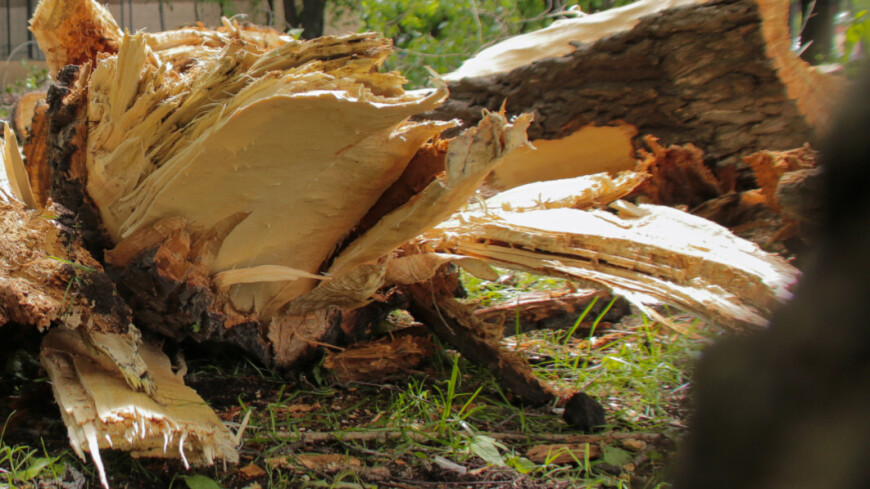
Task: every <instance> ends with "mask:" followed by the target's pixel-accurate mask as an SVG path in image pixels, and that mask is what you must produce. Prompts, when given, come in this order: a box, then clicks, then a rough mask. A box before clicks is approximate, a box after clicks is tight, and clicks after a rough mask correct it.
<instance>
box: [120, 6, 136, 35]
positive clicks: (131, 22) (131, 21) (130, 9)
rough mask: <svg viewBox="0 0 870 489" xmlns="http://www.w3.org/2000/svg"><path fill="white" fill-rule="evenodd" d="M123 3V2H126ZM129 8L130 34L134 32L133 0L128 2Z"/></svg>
mask: <svg viewBox="0 0 870 489" xmlns="http://www.w3.org/2000/svg"><path fill="white" fill-rule="evenodd" d="M121 1H122V2H123V1H124V0H121ZM127 7H129V8H128V9H127V13H128V14H130V15H129V17H130V32H133V0H129V1H128V2H127Z"/></svg>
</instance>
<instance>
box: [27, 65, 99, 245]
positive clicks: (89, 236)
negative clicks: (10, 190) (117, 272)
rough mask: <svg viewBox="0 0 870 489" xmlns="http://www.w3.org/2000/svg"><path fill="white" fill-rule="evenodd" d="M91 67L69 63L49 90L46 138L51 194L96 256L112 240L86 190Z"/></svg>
mask: <svg viewBox="0 0 870 489" xmlns="http://www.w3.org/2000/svg"><path fill="white" fill-rule="evenodd" d="M88 72H89V68H88V67H87V65H85V67H80V66H77V65H68V66H67V67H66V68H64V69H63V70H61V71H60V73H58V76H57V83H56V84H54V85H52V86H51V87H50V88H49V90H48V98H47V102H48V111H47V113H46V117H47V118H48V134H47V135H46V139H45V141H44V143H43V144H44V145H45V146H46V147H47V150H46V162H47V165H48V167H49V168H50V170H49V172H50V173H51V175H52V177H51V191H50V195H51V198H52V199H53V200H54V202H57V203H58V204H60V205H61V206H63V207H65V208H66V209H68V210H69V211H70V212H71V213H72V215H73V216H75V217H74V219H75V226H76V227H77V228H79V229H80V230H81V235H82V239H83V240H84V246H85V248H86V249H87V250H88V251H90V252H91V254H93V256H94V258H96V259H97V260H102V257H103V250H105V249H107V248H110V247H111V242H110V241H109V239H108V236H106V234H105V232H104V231H103V227H102V224H101V221H100V216H99V212H98V211H97V210H96V207H94V204H93V202H92V201H91V199H90V198H89V197H88V196H87V194H86V193H85V186H86V185H87V171H86V170H85V156H86V154H85V151H84V149H85V148H86V146H87V131H88V124H87V103H88V100H87V79H88V74H89V73H88Z"/></svg>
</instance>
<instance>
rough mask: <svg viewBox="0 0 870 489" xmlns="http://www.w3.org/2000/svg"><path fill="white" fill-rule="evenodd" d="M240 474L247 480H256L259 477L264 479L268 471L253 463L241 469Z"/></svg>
mask: <svg viewBox="0 0 870 489" xmlns="http://www.w3.org/2000/svg"><path fill="white" fill-rule="evenodd" d="M239 472H240V473H241V474H242V477H244V478H245V479H256V478H257V477H262V476H264V475H266V471H265V470H263V468H262V467H260V466H259V465H257V464H255V463H253V462H251V463H249V464H248V465H246V466H244V467H242V468H241V469H239Z"/></svg>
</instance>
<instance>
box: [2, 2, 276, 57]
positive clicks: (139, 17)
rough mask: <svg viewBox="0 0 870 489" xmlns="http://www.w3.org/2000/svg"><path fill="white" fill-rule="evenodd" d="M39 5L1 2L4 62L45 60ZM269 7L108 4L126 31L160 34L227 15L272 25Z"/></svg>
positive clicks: (266, 4)
mask: <svg viewBox="0 0 870 489" xmlns="http://www.w3.org/2000/svg"><path fill="white" fill-rule="evenodd" d="M105 1H106V0H102V2H105ZM37 3H39V2H38V0H0V57H2V59H0V61H2V60H9V61H11V60H19V59H33V60H44V59H45V56H44V55H43V54H42V52H40V50H39V47H38V46H37V45H36V41H35V40H34V39H33V34H32V33H31V32H30V30H28V29H27V25H28V21H29V20H30V17H31V16H32V15H33V11H34V10H35V9H36V5H37ZM269 4H270V1H269V0H236V1H218V0H108V2H107V7H108V8H109V11H110V12H111V13H112V15H113V16H114V17H115V21H116V22H117V23H118V25H119V26H120V27H121V28H122V29H126V30H129V31H130V32H136V31H138V30H142V29H144V30H147V31H149V32H157V31H163V30H166V29H172V28H175V27H178V26H181V25H185V24H193V23H196V22H202V23H203V24H205V25H218V24H220V18H221V16H223V15H226V16H234V15H239V16H242V17H243V18H244V19H245V20H249V21H251V22H254V23H258V24H267V25H268V24H270V23H271V21H272V17H271V11H270V9H269Z"/></svg>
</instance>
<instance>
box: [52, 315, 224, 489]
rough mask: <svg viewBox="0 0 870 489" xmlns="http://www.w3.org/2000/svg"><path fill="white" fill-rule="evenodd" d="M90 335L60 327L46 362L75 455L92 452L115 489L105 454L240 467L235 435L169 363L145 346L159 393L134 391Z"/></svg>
mask: <svg viewBox="0 0 870 489" xmlns="http://www.w3.org/2000/svg"><path fill="white" fill-rule="evenodd" d="M86 336H87V334H86V333H79V332H77V331H70V330H68V329H65V328H55V329H52V330H51V331H50V332H49V333H48V334H47V335H46V337H45V339H44V340H43V342H42V353H41V355H40V361H41V362H42V365H43V367H45V369H46V371H47V372H48V375H49V378H50V379H51V381H52V388H53V389H54V394H55V399H56V400H57V403H58V405H59V406H60V411H61V414H62V416H63V418H64V422H65V423H66V425H67V429H68V432H69V438H70V443H71V445H72V447H73V450H74V451H75V452H76V454H78V455H79V456H80V457H82V458H84V453H83V452H84V451H87V452H90V454H91V458H92V459H93V460H94V464H95V465H96V466H97V469H98V471H99V473H100V480H101V482H102V483H103V486H104V487H108V482H107V481H106V474H105V469H104V468H103V464H102V461H101V459H100V453H99V452H100V449H109V448H114V449H118V450H125V451H129V452H130V453H131V454H132V455H133V456H147V457H170V458H181V459H182V460H183V461H184V463H185V465H188V464H194V465H210V464H212V463H214V460H215V459H223V460H226V461H228V462H238V459H239V456H238V453H237V452H236V449H235V441H234V436H233V435H232V433H230V431H229V430H228V429H227V428H226V427H225V426H224V425H223V423H222V422H221V420H220V419H218V417H217V416H216V415H215V414H214V412H213V411H212V410H211V408H209V407H208V405H207V404H206V403H205V401H203V400H202V398H200V397H199V396H198V395H197V394H196V392H194V391H193V389H191V388H189V387H186V386H185V385H184V382H183V381H182V380H181V378H179V377H178V376H176V375H175V373H173V371H172V366H171V364H170V362H169V359H168V358H167V357H166V356H165V355H164V354H163V353H162V352H161V351H160V350H159V349H158V348H156V347H155V346H153V345H151V344H148V343H145V344H143V345H142V347H141V348H140V349H139V350H138V355H139V356H140V358H141V360H142V361H143V362H144V364H145V366H146V367H147V371H148V373H149V375H150V377H151V379H152V380H153V382H154V391H153V392H152V393H151V394H147V393H144V392H137V391H134V390H132V389H131V388H130V387H129V386H128V384H127V383H126V381H125V379H124V376H123V375H122V374H121V373H120V372H119V371H118V369H117V367H116V366H115V364H114V363H112V362H111V361H109V359H108V358H107V357H105V356H104V355H103V354H101V353H99V352H98V351H97V350H95V349H94V348H92V347H89V345H88V344H87V342H86V341H85V339H84V337H86Z"/></svg>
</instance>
